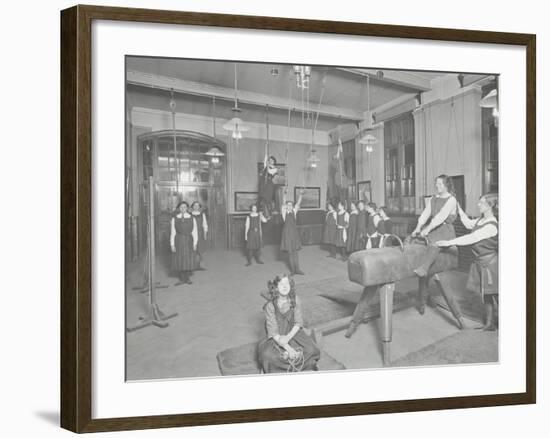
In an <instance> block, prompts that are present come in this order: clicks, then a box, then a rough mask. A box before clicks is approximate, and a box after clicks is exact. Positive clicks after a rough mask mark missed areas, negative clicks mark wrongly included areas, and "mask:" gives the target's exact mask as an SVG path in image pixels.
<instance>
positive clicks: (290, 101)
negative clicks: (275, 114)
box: [285, 76, 292, 193]
mask: <svg viewBox="0 0 550 438" xmlns="http://www.w3.org/2000/svg"><path fill="white" fill-rule="evenodd" d="M291 104H292V76H291V77H290V81H289V83H288V120H287V125H286V149H285V166H287V170H288V149H289V147H290V117H291V113H292V107H291ZM287 191H288V172H287V175H286V178H285V193H286V192H287Z"/></svg>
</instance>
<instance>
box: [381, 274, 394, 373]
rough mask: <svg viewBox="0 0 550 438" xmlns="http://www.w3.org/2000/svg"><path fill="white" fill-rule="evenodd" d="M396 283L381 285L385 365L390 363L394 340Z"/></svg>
mask: <svg viewBox="0 0 550 438" xmlns="http://www.w3.org/2000/svg"><path fill="white" fill-rule="evenodd" d="M394 290H395V283H387V284H384V285H383V286H381V287H380V318H381V322H382V330H381V332H382V333H381V335H382V357H383V360H384V366H387V365H389V364H390V361H391V355H390V345H391V340H392V329H393V328H392V319H393V318H392V316H393V292H394Z"/></svg>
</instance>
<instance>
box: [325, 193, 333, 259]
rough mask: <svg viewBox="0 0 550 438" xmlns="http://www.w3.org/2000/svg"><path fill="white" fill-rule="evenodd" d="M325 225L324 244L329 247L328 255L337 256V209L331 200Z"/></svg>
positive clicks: (328, 204)
mask: <svg viewBox="0 0 550 438" xmlns="http://www.w3.org/2000/svg"><path fill="white" fill-rule="evenodd" d="M327 210H328V211H327V214H326V216H325V226H324V227H323V244H324V245H326V246H327V247H328V250H329V255H328V256H327V257H332V258H334V259H335V258H336V210H334V206H333V205H332V203H331V202H328V203H327Z"/></svg>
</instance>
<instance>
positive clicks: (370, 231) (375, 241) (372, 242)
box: [366, 202, 381, 249]
mask: <svg viewBox="0 0 550 438" xmlns="http://www.w3.org/2000/svg"><path fill="white" fill-rule="evenodd" d="M366 209H367V213H368V216H367V244H366V248H367V249H371V248H379V247H380V240H381V236H380V234H379V233H378V222H380V216H378V213H376V204H375V203H374V202H369V203H368V204H367V206H366Z"/></svg>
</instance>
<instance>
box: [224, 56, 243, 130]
mask: <svg viewBox="0 0 550 438" xmlns="http://www.w3.org/2000/svg"><path fill="white" fill-rule="evenodd" d="M234 66H235V106H234V107H233V108H231V111H233V113H234V115H235V116H234V117H233V118H232V119H231V120H229V121H228V122H226V123H225V124H224V125H223V129H225V130H226V131H230V132H231V137H232V138H234V139H235V140H240V139H241V138H243V134H242V133H243V132H246V131H250V127H249V126H248V125H247V124H246V123H244V122H243V121H242V120H241V119H240V118H239V117H237V115H238V114H239V113H240V112H241V111H242V110H241V109H240V108H239V101H238V100H237V92H238V89H237V63H235V64H234Z"/></svg>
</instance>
